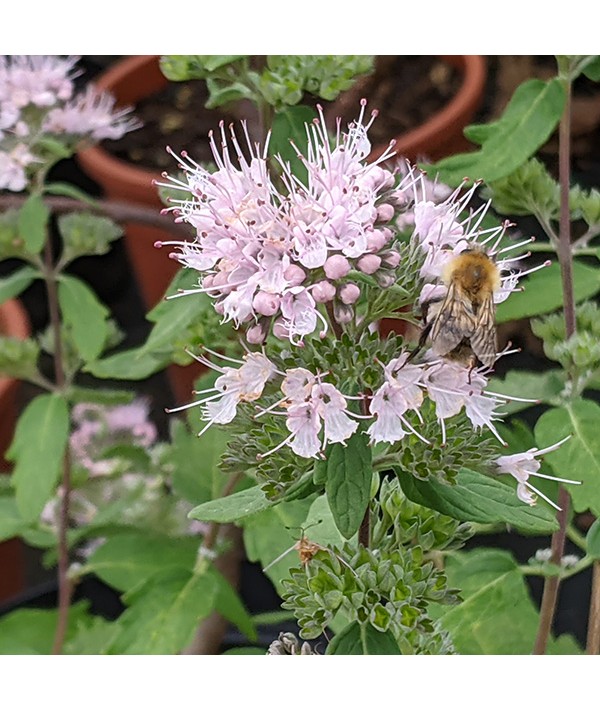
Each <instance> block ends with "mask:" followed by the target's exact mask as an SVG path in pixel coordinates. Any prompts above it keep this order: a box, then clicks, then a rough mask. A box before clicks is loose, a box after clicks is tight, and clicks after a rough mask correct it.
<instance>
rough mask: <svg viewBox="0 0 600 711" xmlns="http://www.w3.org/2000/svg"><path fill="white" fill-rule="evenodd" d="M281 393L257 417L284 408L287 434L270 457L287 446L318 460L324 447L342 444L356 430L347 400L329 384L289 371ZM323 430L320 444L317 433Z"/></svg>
mask: <svg viewBox="0 0 600 711" xmlns="http://www.w3.org/2000/svg"><path fill="white" fill-rule="evenodd" d="M281 390H282V392H283V394H284V397H283V398H282V399H281V400H279V401H278V402H276V403H275V404H274V405H271V406H270V407H269V408H268V409H267V410H262V411H261V412H260V413H259V414H258V415H257V417H259V416H260V415H261V414H264V413H266V412H272V411H274V409H275V408H276V407H278V406H283V407H284V408H285V415H286V427H287V429H288V430H289V431H290V433H291V434H290V435H289V437H286V438H285V439H284V440H283V441H282V442H280V443H279V444H278V445H277V446H276V447H275V448H274V449H272V450H271V451H270V452H265V453H264V454H262V455H261V457H260V458H261V459H263V458H264V457H267V456H269V455H270V454H273V452H276V451H277V450H279V449H281V448H282V447H284V446H286V445H287V446H289V447H290V448H291V449H292V451H293V452H295V453H296V454H297V455H298V456H300V457H306V458H311V457H317V456H318V455H319V454H320V453H321V452H322V450H323V449H324V448H325V446H326V445H327V444H329V443H334V442H345V441H346V440H347V439H348V438H349V437H351V436H352V435H353V434H354V432H356V429H357V427H358V423H357V422H355V421H354V420H353V419H352V418H351V415H352V416H354V417H356V415H353V413H351V412H350V411H349V410H348V405H347V401H346V398H345V397H344V395H342V393H340V391H339V390H338V389H337V388H336V387H335V386H334V385H332V384H331V383H324V382H322V381H321V379H320V377H317V376H316V375H313V373H311V372H310V371H309V370H307V369H306V368H292V369H291V370H288V371H287V372H286V373H285V376H284V378H283V382H282V383H281ZM323 426H324V434H323V438H322V441H321V437H320V432H321V429H322V428H323Z"/></svg>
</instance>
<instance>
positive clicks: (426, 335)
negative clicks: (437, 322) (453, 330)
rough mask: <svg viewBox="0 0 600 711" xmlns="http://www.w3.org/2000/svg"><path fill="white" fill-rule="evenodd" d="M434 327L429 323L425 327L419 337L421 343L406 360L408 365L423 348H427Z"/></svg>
mask: <svg viewBox="0 0 600 711" xmlns="http://www.w3.org/2000/svg"><path fill="white" fill-rule="evenodd" d="M432 326H433V324H432V323H428V324H426V325H425V326H423V328H422V330H421V335H420V336H419V342H418V343H417V345H416V346H415V347H414V348H413V349H412V351H411V352H410V353H409V355H408V358H407V359H406V362H407V363H409V362H410V361H411V360H412V359H413V358H414V357H415V356H417V355H418V354H419V353H420V352H421V351H422V350H423V348H425V344H426V343H427V339H428V338H429V333H430V332H431V327H432Z"/></svg>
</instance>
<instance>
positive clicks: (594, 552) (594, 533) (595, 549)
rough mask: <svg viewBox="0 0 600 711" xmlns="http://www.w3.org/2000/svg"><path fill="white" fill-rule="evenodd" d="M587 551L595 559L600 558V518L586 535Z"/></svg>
mask: <svg viewBox="0 0 600 711" xmlns="http://www.w3.org/2000/svg"><path fill="white" fill-rule="evenodd" d="M585 544H586V552H587V554H588V555H589V556H591V557H592V558H593V559H594V560H600V518H597V519H596V520H595V521H594V523H593V524H592V525H591V526H590V530H589V531H588V532H587V536H586V537H585Z"/></svg>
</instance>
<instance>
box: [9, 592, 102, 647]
mask: <svg viewBox="0 0 600 711" xmlns="http://www.w3.org/2000/svg"><path fill="white" fill-rule="evenodd" d="M86 607H87V603H86V602H85V601H82V602H78V603H75V604H74V605H71V607H70V609H69V622H68V627H67V635H66V638H67V640H69V639H70V638H71V637H72V636H73V634H74V633H75V630H76V628H77V627H79V626H80V625H81V624H82V623H83V622H84V621H85V620H86V618H88V614H87V612H86ZM57 621H58V613H57V611H56V610H37V609H34V608H31V609H26V608H23V609H20V610H15V611H14V612H10V613H8V614H7V615H4V616H3V617H1V618H0V654H50V652H51V651H52V644H53V642H54V635H55V633H56V623H57Z"/></svg>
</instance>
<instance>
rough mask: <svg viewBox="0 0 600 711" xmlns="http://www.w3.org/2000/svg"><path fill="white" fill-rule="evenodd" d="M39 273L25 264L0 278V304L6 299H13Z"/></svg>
mask: <svg viewBox="0 0 600 711" xmlns="http://www.w3.org/2000/svg"><path fill="white" fill-rule="evenodd" d="M39 276H40V273H39V272H38V270H37V269H34V268H33V267H29V266H25V267H22V268H21V269H18V270H17V271H15V272H13V273H12V274H11V275H10V276H7V277H2V278H1V279H0V304H3V303H4V302H5V301H7V300H8V299H14V297H15V296H18V295H19V294H20V293H22V292H23V291H25V289H26V288H27V287H28V286H29V285H30V284H31V282H32V281H33V280H34V279H37V278H38V277H39Z"/></svg>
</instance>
